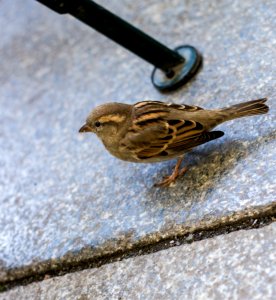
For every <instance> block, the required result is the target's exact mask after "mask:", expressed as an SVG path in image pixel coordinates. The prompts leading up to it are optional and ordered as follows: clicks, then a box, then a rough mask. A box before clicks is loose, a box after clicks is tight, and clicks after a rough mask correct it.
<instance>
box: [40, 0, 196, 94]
mask: <svg viewBox="0 0 276 300" xmlns="http://www.w3.org/2000/svg"><path fill="white" fill-rule="evenodd" d="M37 1H39V2H41V3H43V4H44V5H46V6H48V7H49V8H51V9H53V10H55V11H56V12H58V13H60V14H65V13H69V14H71V15H72V16H74V17H76V18H77V19H79V20H80V21H82V22H84V23H85V24H87V25H89V26H90V27H93V28H94V29H96V30H97V31H99V32H101V33H102V34H104V35H105V36H107V37H109V38H110V39H112V40H113V41H115V42H117V43H119V44H120V45H122V46H123V47H125V48H127V49H128V50H130V51H132V52H133V53H135V54H136V55H138V56H139V57H141V58H143V59H144V60H146V61H148V62H149V63H151V64H153V65H154V66H155V67H156V68H157V70H158V69H160V70H162V71H163V73H164V75H165V78H164V79H165V81H166V83H165V86H164V85H163V83H162V84H161V86H158V84H157V85H156V82H155V80H154V76H152V81H153V83H154V85H155V86H156V87H157V88H159V89H160V90H166V89H173V88H175V87H174V85H175V83H173V87H171V85H172V84H171V83H169V86H168V88H167V87H166V85H167V80H166V79H168V80H169V81H171V78H173V77H175V73H176V72H179V68H178V67H179V66H183V65H185V57H183V55H181V54H180V53H179V51H173V50H171V49H169V48H167V47H166V46H164V45H162V44H161V43H159V42H158V41H156V40H155V39H153V38H151V37H150V36H149V35H147V34H145V33H144V32H142V31H141V30H139V29H137V28H135V27H134V26H132V25H131V24H129V23H127V22H126V21H124V20H122V19H121V18H119V17H118V16H116V15H114V14H113V13H111V12H109V11H108V10H106V9H105V8H103V7H102V6H100V5H98V4H96V3H95V2H93V1H90V0H37ZM185 47H190V48H192V49H193V50H194V51H196V50H195V49H194V48H193V47H191V46H185ZM196 54H197V55H198V57H199V54H198V52H196ZM184 56H185V55H184ZM200 61H201V58H200ZM176 69H177V70H176ZM193 75H194V74H193ZM193 75H192V76H193ZM159 77H160V76H159ZM159 79H160V78H159ZM189 79H190V77H189V78H188V80H189ZM162 80H163V79H162ZM162 80H161V81H162ZM185 80H186V81H187V78H186V79H185ZM178 81H179V80H178ZM180 81H181V84H183V82H182V81H183V78H181V80H180ZM181 84H177V86H176V87H178V86H179V85H181ZM164 87H165V88H164Z"/></svg>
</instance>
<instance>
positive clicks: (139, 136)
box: [79, 98, 268, 186]
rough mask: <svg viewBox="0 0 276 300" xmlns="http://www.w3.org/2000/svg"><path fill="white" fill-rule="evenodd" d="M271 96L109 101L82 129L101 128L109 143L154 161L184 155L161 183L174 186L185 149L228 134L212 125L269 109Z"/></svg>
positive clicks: (134, 158) (131, 156)
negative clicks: (206, 103)
mask: <svg viewBox="0 0 276 300" xmlns="http://www.w3.org/2000/svg"><path fill="white" fill-rule="evenodd" d="M266 100H267V99H266V98H263V99H258V100H253V101H249V102H245V103H240V104H237V105H233V106H230V107H228V108H222V109H216V110H205V109H203V108H201V107H198V106H192V105H184V104H182V105H179V104H174V103H164V102H161V101H141V102H138V103H136V104H134V105H129V104H123V103H116V102H114V103H106V104H103V105H100V106H98V107H96V108H95V109H94V110H93V111H92V112H91V113H90V114H89V116H88V118H87V120H86V124H85V125H84V126H82V127H81V129H80V130H79V131H80V132H93V133H96V134H97V136H98V137H99V138H100V139H101V140H102V142H103V144H104V145H105V147H106V149H107V150H108V151H109V152H110V153H111V154H112V155H114V156H116V157H117V158H119V159H122V160H126V161H131V162H140V163H151V162H160V161H164V160H168V159H173V158H177V157H180V158H179V160H178V163H177V165H176V168H175V170H174V172H173V174H172V175H171V176H169V177H167V178H166V179H165V180H163V181H162V182H161V183H160V184H159V185H161V186H169V185H170V184H171V183H172V182H174V181H175V179H176V178H177V177H178V176H179V175H182V174H184V172H185V171H186V168H183V169H182V170H180V171H179V167H180V164H181V162H182V159H183V154H184V153H186V152H187V151H190V150H191V149H192V148H194V147H196V146H199V145H201V144H204V143H207V142H209V141H212V140H214V139H217V138H219V137H221V136H223V135H224V133H223V132H222V131H212V129H213V128H215V127H216V126H217V125H219V124H221V123H223V122H226V121H229V120H232V119H236V118H241V117H246V116H251V115H258V114H265V113H267V112H268V106H267V105H265V104H264V103H265V102H266Z"/></svg>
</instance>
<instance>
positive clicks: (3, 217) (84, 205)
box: [0, 0, 276, 282]
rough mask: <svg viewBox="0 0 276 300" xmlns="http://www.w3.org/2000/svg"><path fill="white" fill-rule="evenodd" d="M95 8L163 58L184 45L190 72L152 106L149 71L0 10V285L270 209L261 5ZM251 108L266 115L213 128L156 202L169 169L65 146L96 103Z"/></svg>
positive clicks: (269, 8) (269, 85) (33, 12)
mask: <svg viewBox="0 0 276 300" xmlns="http://www.w3.org/2000/svg"><path fill="white" fill-rule="evenodd" d="M98 3H101V4H103V5H105V6H106V7H107V8H109V9H110V10H112V11H114V12H115V13H117V14H119V15H120V16H122V17H123V18H125V19H127V20H128V21H130V22H132V23H133V24H134V25H136V26H139V27H140V28H141V29H143V30H145V31H146V32H148V33H149V34H151V35H153V36H154V37H156V38H157V39H159V40H160V41H161V42H163V43H165V44H166V45H168V46H169V47H171V48H173V47H175V46H178V45H181V44H191V45H193V46H195V47H197V48H198V49H199V50H200V51H201V52H202V54H203V56H204V67H203V69H202V70H201V72H200V74H199V75H198V76H197V77H196V79H195V80H193V81H192V82H191V83H190V84H189V85H187V86H186V87H185V88H182V89H180V90H178V91H176V92H174V93H172V94H166V95H164V94H160V93H159V92H158V91H156V90H155V89H154V88H153V86H152V85H151V82H150V73H151V71H152V66H150V65H149V64H147V63H146V62H143V61H141V60H140V59H139V58H137V57H135V56H134V55H132V54H131V53H129V52H127V51H126V50H125V49H123V48H121V47H119V46H117V45H115V44H114V43H113V42H111V41H110V40H108V39H106V38H105V37H103V36H101V35H100V34H98V33H97V32H95V31H93V30H92V29H90V28H88V27H86V26H85V25H83V24H81V23H80V22H78V21H76V20H74V19H73V18H72V17H70V16H60V15H58V14H56V13H54V12H51V11H50V10H48V9H47V8H46V7H43V6H42V5H41V4H39V3H37V2H36V1H33V0H26V1H19V0H14V1H8V0H3V1H1V2H0V31H1V43H0V57H1V68H0V90H1V93H0V122H1V123H0V124H1V132H0V145H1V146H0V195H1V196H0V228H1V230H0V282H4V281H7V280H13V279H16V278H22V277H24V276H26V275H28V274H31V273H37V272H43V271H45V270H49V269H53V268H55V266H56V265H58V264H60V266H62V264H63V263H64V262H70V261H76V262H77V261H81V260H83V259H87V258H89V257H90V258H91V257H96V256H101V255H103V254H106V253H113V252H115V251H117V250H119V249H122V250H125V249H129V248H131V247H133V246H135V245H138V244H139V243H154V242H155V241H157V240H160V239H161V238H163V237H168V236H174V235H176V234H183V233H184V232H188V231H191V230H194V229H197V228H204V227H208V226H209V227H212V226H214V225H219V224H222V223H224V222H228V221H229V220H230V219H235V220H238V219H239V218H243V217H244V216H245V215H253V214H258V213H261V212H265V211H268V210H270V209H272V208H273V207H274V208H275V205H276V204H275V194H276V187H275V178H276V168H275V166H276V164H275V163H276V155H275V154H276V152H275V149H276V143H275V124H276V120H275V111H276V109H275V96H276V91H275V86H276V76H275V75H276V72H275V66H274V64H273V62H274V61H275V57H276V32H275V30H274V29H275V27H276V18H275V13H274V12H275V9H276V3H275V1H273V0H271V1H258V0H253V1H238V0H234V1H233V0H231V1H230V0H223V1H213V2H212V3H210V2H209V1H203V0H201V1H200V0H197V1H180V0H175V1H170V0H166V1H162V3H161V2H160V1H157V0H155V1H154V0H149V1H148V0H147V1H146V0H143V1H139V2H137V1H130V0H125V1H123V2H122V1H115V0H114V1H107V0H106V1H98ZM264 96H266V97H268V98H269V105H270V106H271V110H270V113H269V114H268V115H265V116H260V117H254V118H248V119H241V120H238V121H235V122H230V123H227V124H224V125H222V126H220V128H219V129H220V130H223V131H225V136H224V137H223V138H221V139H219V140H217V141H214V142H212V143H210V144H209V145H206V146H202V147H199V148H198V149H197V150H195V151H194V152H193V153H191V154H189V155H187V157H186V163H187V165H188V166H189V172H188V173H187V175H185V177H183V178H182V179H181V180H179V181H178V182H177V184H176V186H175V187H174V188H170V189H166V190H162V189H157V188H153V187H152V185H153V183H154V182H155V181H157V180H160V179H161V178H162V176H164V175H166V174H167V173H168V172H170V170H171V168H172V167H173V164H174V162H167V163H162V164H154V165H135V164H130V163H125V162H121V161H118V160H116V159H115V158H112V157H110V156H109V154H108V153H106V152H105V151H104V149H103V146H102V145H101V144H100V142H99V141H98V140H97V139H96V138H95V137H93V136H88V135H86V136H81V135H79V134H78V129H79V127H80V126H81V125H82V124H83V121H84V120H85V117H86V115H87V113H88V112H89V111H90V110H91V109H92V108H93V107H94V106H95V105H97V104H100V103H104V102H108V101H114V100H116V101H121V102H128V103H135V101H138V100H143V99H154V100H164V101H174V102H176V103H187V104H197V105H200V106H203V107H207V108H216V107H222V106H226V105H230V104H234V103H238V102H240V101H246V100H250V99H254V98H259V97H264Z"/></svg>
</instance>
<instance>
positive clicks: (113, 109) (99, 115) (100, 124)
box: [79, 102, 131, 140]
mask: <svg viewBox="0 0 276 300" xmlns="http://www.w3.org/2000/svg"><path fill="white" fill-rule="evenodd" d="M130 113H131V106H130V105H128V104H123V103H117V102H113V103H106V104H102V105H100V106H97V107H96V108H95V109H93V110H92V112H91V113H90V114H89V115H88V117H87V119H86V123H85V124H84V125H83V126H82V127H81V128H80V129H79V132H81V133H82V132H92V133H95V134H96V135H97V136H98V137H100V138H101V139H102V140H104V139H107V138H108V137H111V136H114V135H115V134H116V133H117V132H118V131H119V129H120V128H122V127H123V125H124V124H126V121H127V117H128V116H129V114H130Z"/></svg>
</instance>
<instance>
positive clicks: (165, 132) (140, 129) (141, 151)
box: [121, 101, 223, 160]
mask: <svg viewBox="0 0 276 300" xmlns="http://www.w3.org/2000/svg"><path fill="white" fill-rule="evenodd" d="M172 108H173V109H177V110H185V111H186V112H187V111H190V112H192V111H196V110H201V109H202V108H200V107H197V106H190V105H177V104H166V103H163V102H159V101H143V102H138V103H137V104H136V105H134V109H133V116H132V118H133V122H132V124H131V127H130V128H129V130H128V133H127V134H126V136H125V137H124V138H123V139H122V141H121V147H122V148H124V149H127V150H128V151H129V152H131V153H132V155H133V157H134V158H135V159H138V160H139V159H141V160H145V159H149V158H154V157H155V158H157V157H160V158H161V157H164V156H168V157H170V156H176V155H177V154H181V153H184V152H186V151H187V150H190V149H192V148H194V147H196V146H198V145H201V144H204V143H206V142H209V141H211V140H213V139H216V138H218V137H221V136H222V135H223V132H221V131H212V132H208V131H206V129H205V128H204V126H203V125H202V124H201V123H199V122H196V121H194V120H192V118H191V119H189V120H186V119H185V120H184V119H174V118H173V114H172ZM191 117H192V115H191Z"/></svg>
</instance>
